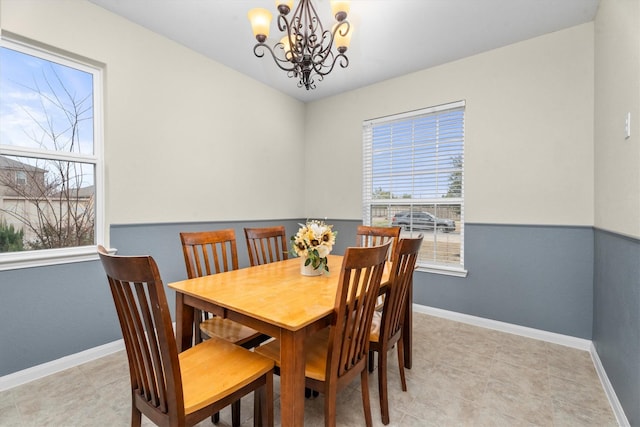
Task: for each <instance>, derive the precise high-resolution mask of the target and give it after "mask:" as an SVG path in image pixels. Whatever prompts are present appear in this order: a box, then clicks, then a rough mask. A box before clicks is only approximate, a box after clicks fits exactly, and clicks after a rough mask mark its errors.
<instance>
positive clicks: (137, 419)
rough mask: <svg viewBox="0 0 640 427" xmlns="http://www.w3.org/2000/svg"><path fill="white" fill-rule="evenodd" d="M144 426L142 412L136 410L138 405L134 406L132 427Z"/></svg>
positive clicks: (132, 409)
mask: <svg viewBox="0 0 640 427" xmlns="http://www.w3.org/2000/svg"><path fill="white" fill-rule="evenodd" d="M141 424H142V412H140V411H139V410H138V408H136V405H135V404H133V407H132V408H131V427H140V425H141Z"/></svg>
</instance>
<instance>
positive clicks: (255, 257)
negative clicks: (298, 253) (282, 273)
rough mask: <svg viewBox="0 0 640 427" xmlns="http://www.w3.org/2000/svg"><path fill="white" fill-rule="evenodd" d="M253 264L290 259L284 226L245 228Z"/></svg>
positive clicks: (250, 260)
mask: <svg viewBox="0 0 640 427" xmlns="http://www.w3.org/2000/svg"><path fill="white" fill-rule="evenodd" d="M244 236H245V238H246V240H247V250H248V251H249V263H251V266H256V265H262V264H268V263H270V262H275V261H283V260H285V259H289V253H288V252H287V235H286V230H285V228H284V226H282V225H278V226H274V227H259V228H245V229H244Z"/></svg>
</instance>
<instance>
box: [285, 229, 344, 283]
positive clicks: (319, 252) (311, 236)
mask: <svg viewBox="0 0 640 427" xmlns="http://www.w3.org/2000/svg"><path fill="white" fill-rule="evenodd" d="M332 227H333V226H332V225H327V224H325V223H324V221H318V220H307V223H306V224H300V229H299V230H298V232H297V233H296V235H295V236H292V237H291V246H292V249H293V252H294V253H295V254H296V255H297V256H299V257H301V258H304V259H305V262H304V265H305V266H309V265H311V266H312V267H313V269H314V270H318V269H321V271H325V272H329V266H328V265H327V255H329V253H331V249H333V245H334V244H335V243H336V234H337V232H335V231H333V230H332Z"/></svg>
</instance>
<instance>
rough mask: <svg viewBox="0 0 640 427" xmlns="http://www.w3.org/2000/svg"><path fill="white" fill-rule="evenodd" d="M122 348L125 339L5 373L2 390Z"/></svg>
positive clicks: (0, 380) (1, 382)
mask: <svg viewBox="0 0 640 427" xmlns="http://www.w3.org/2000/svg"><path fill="white" fill-rule="evenodd" d="M120 350H124V341H123V340H118V341H113V342H110V343H107V344H104V345H100V346H98V347H93V348H90V349H88V350H84V351H81V352H79V353H74V354H70V355H69V356H65V357H61V358H60V359H56V360H52V361H51V362H47V363H43V364H41V365H37V366H33V367H31V368H27V369H24V370H22V371H18V372H14V373H13V374H9V375H4V376H2V377H0V391H4V390H8V389H10V388H13V387H17V386H19V385H22V384H26V383H28V382H31V381H35V380H38V379H40V378H44V377H46V376H47V375H51V374H55V373H56V372H60V371H64V370H65V369H69V368H73V367H75V366H78V365H82V364H83V363H87V362H90V361H92V360H95V359H99V358H101V357H104V356H107V355H109V354H111V353H115V352H117V351H120Z"/></svg>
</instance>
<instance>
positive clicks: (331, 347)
mask: <svg viewBox="0 0 640 427" xmlns="http://www.w3.org/2000/svg"><path fill="white" fill-rule="evenodd" d="M390 245H391V243H390V242H388V243H385V244H384V245H381V246H374V247H370V248H357V247H350V248H347V250H346V252H345V256H344V258H343V261H342V268H341V270H340V278H339V281H338V289H337V293H336V300H335V305H334V313H333V316H332V318H331V324H330V327H329V328H325V329H323V330H321V331H320V332H318V333H316V334H313V335H311V336H309V337H307V339H306V341H305V359H304V362H305V385H306V387H308V388H310V389H312V390H316V391H319V392H320V393H323V394H324V395H325V401H324V423H325V426H331V427H334V426H335V425H336V406H337V394H338V392H339V391H341V390H343V389H344V388H345V387H347V386H348V385H349V384H350V383H351V382H352V381H353V380H354V379H355V378H356V377H357V376H358V375H360V381H361V384H360V388H361V390H362V404H363V407H364V415H365V421H366V425H367V427H370V426H371V425H372V420H371V405H370V402H369V385H368V372H367V354H368V350H369V335H370V332H371V320H372V316H373V312H374V308H375V301H376V296H377V295H378V291H379V289H380V280H381V278H382V273H383V271H384V265H385V261H386V258H387V252H388V250H389V246H390ZM255 352H256V353H259V354H262V355H264V356H267V357H269V358H271V359H273V360H275V361H276V366H277V367H279V366H280V341H279V340H274V341H271V342H268V343H266V344H263V345H261V346H260V347H257V348H256V349H255ZM276 372H277V369H276Z"/></svg>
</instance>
